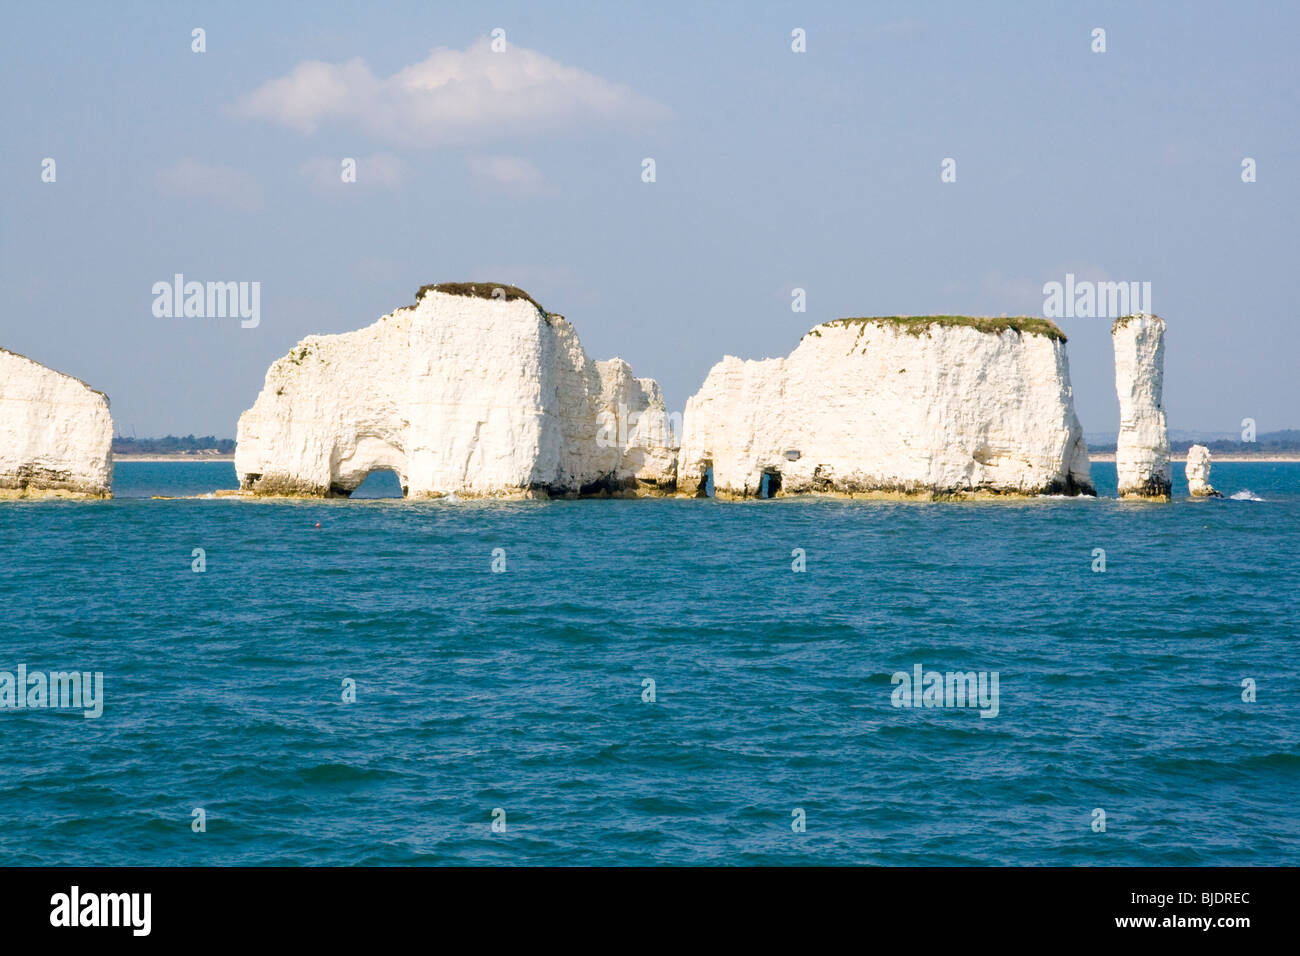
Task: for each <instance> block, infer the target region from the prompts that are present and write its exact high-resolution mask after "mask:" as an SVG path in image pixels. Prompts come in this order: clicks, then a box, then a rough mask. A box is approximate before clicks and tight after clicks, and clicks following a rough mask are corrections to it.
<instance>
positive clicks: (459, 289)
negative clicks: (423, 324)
mask: <svg viewBox="0 0 1300 956" xmlns="http://www.w3.org/2000/svg"><path fill="white" fill-rule="evenodd" d="M497 289H500V290H501V295H497V294H496V290H497ZM426 292H442V293H444V294H445V295H463V296H467V297H469V298H473V299H504V300H505V301H506V302H513V301H514V300H515V299H525V300H527V301H529V302H531V303H532V304H533V306H534V307H535V308H536V309H537V311H538V312H540V313H542V315H544V316H546V317H547V318H550V315H551V314H550V313H549V312H547V311H546V310H545V309H543V308H542V306H541V303H540V302H538V301H537V300H536V299H534V298H533V297H532V296H531V295H529V294H528V293H527V292H525V291H524V290H523V289H521V288H519V287H518V286H515V285H506V284H505V283H504V282H438V283H435V284H433V285H422V286H420V288H419V290H418V291H417V292H416V293H415V303H416V305H419V304H420V300H421V299H423V298H424V295H425V293H426Z"/></svg>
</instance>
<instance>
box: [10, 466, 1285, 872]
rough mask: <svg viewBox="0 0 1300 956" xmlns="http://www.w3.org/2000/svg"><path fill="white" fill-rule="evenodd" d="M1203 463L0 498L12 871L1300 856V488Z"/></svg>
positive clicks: (124, 471)
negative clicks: (1078, 483)
mask: <svg viewBox="0 0 1300 956" xmlns="http://www.w3.org/2000/svg"><path fill="white" fill-rule="evenodd" d="M1181 471H1182V468H1181V465H1176V466H1175V488H1174V493H1175V500H1174V501H1172V502H1171V503H1168V504H1152V503H1145V502H1132V501H1118V500H1116V499H1115V469H1114V465H1113V464H1107V463H1097V464H1095V465H1094V477H1095V480H1096V482H1097V484H1098V486H1099V497H1097V498H1095V499H1094V498H1068V499H1067V498H1039V499H1032V500H1007V501H980V502H969V503H922V502H887V501H844V500H833V499H813V498H806V499H804V498H788V499H780V498H778V499H776V500H771V501H752V502H720V501H716V500H712V499H701V500H675V499H674V500H652V499H642V500H583V501H554V502H540V501H519V502H482V501H448V500H440V501H430V502H422V503H421V502H406V501H402V500H394V498H393V496H396V495H398V494H399V491H398V487H397V482H396V479H395V478H394V477H393V476H392V475H391V473H384V474H379V475H374V476H372V477H371V478H370V479H369V480H368V481H367V483H366V485H364V486H363V488H362V489H361V491H360V492H359V494H358V496H357V497H355V498H353V499H351V500H320V501H283V500H282V501H264V500H258V501H247V500H232V499H229V498H226V499H221V498H207V499H205V498H197V499H195V498H180V497H176V496H188V495H202V494H205V493H208V492H211V491H213V490H215V489H218V488H232V487H235V484H236V482H235V474H234V468H233V465H232V464H231V463H230V462H190V463H174V462H159V463H150V462H120V463H118V465H117V467H116V475H115V486H114V490H115V497H114V499H113V500H111V501H95V502H73V501H32V502H28V501H17V502H14V501H11V502H0V609H2V611H3V617H2V620H3V630H2V631H0V742H2V743H3V746H2V747H0V760H2V761H3V766H2V768H0V865H4V866H15V865H47V864H56V865H98V866H103V865H189V864H215V865H354V864H360V865H382V866H388V865H393V866H406V865H424V864H433V865H439V864H449V865H480V864H493V865H498V864H500V865H535V864H544V865H598V866H607V865H608V866H613V865H663V864H667V865H717V864H722V865H764V864H769V865H772V864H774V865H914V866H940V865H959V866H960V865H1008V864H1009V865H1115V864H1121V865H1130V864H1133V865H1154V866H1164V865H1171V866H1172V865H1189V866H1204V865H1253V864H1259V865H1278V864H1287V865H1296V864H1300V810H1298V809H1297V798H1298V797H1300V670H1298V668H1297V657H1298V656H1300V655H1298V653H1297V652H1298V650H1300V648H1298V646H1297V635H1298V634H1300V612H1298V611H1297V603H1296V596H1297V593H1300V558H1298V557H1297V552H1298V548H1297V542H1298V541H1300V464H1295V463H1290V464H1273V463H1231V462H1224V463H1217V464H1215V465H1214V469H1213V476H1212V480H1213V482H1214V484H1215V485H1216V487H1218V488H1219V489H1220V490H1222V491H1223V492H1224V494H1225V496H1226V497H1224V498H1223V499H1216V500H1197V501H1193V500H1190V499H1188V498H1187V492H1186V484H1185V482H1184V481H1183V479H1182V475H1181ZM153 496H173V498H172V499H171V500H167V499H158V498H154V497H153ZM20 667H21V668H23V671H24V672H25V673H26V675H27V677H26V682H27V683H28V696H27V697H25V698H23V697H22V695H21V688H20V686H19V684H18V674H19V668H20ZM72 673H77V674H82V675H85V677H84V679H83V681H82V687H81V689H82V690H85V691H86V692H87V693H85V694H84V695H83V697H82V699H81V700H80V704H81V706H80V707H76V706H72V705H73V704H74V703H76V701H75V700H74V699H73V696H72V690H73V687H72V685H71V683H70V678H54V679H51V678H50V677H49V675H51V674H72ZM6 675H10V678H9V684H8V695H7V696H6V693H5V677H6ZM33 675H35V676H33ZM95 675H99V677H96V676H95ZM949 675H955V676H953V677H949ZM52 680H57V681H61V683H60V685H59V689H60V691H61V693H59V694H55V693H53V692H50V693H48V694H45V695H40V696H38V697H36V698H33V697H32V696H31V686H32V685H31V683H30V682H32V681H36V682H37V685H38V686H39V684H40V682H41V681H46V682H47V686H53V683H52ZM94 688H97V690H94V691H93V693H92V689H94ZM963 691H968V693H963ZM92 696H93V697H94V701H93V705H92V703H91V702H90V698H91V697H92ZM42 698H43V701H42ZM19 699H22V701H23V703H24V705H25V706H23V707H19V706H17V704H18V701H19ZM42 702H43V703H44V706H40V705H41V704H42ZM28 705H30V706H28ZM95 710H98V711H99V713H98V714H96V713H95ZM88 715H89V716H88Z"/></svg>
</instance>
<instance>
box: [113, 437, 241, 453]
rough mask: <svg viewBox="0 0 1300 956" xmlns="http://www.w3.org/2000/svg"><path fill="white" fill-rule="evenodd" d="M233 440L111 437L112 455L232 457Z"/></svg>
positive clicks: (233, 449) (233, 451)
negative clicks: (206, 455) (204, 455)
mask: <svg viewBox="0 0 1300 956" xmlns="http://www.w3.org/2000/svg"><path fill="white" fill-rule="evenodd" d="M234 453H235V440H234V439H233V438H216V437H215V436H213V435H204V436H203V437H201V438H195V437H194V436H193V435H186V436H184V437H183V438H182V437H177V436H176V435H167V436H165V437H163V438H135V437H131V438H127V437H125V436H122V435H116V436H114V437H113V454H115V455H183V454H191V455H193V454H208V455H233V454H234Z"/></svg>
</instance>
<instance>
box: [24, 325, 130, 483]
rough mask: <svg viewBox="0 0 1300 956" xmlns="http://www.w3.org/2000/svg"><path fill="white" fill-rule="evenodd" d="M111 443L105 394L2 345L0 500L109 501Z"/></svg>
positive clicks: (111, 471)
mask: <svg viewBox="0 0 1300 956" xmlns="http://www.w3.org/2000/svg"><path fill="white" fill-rule="evenodd" d="M112 445H113V419H112V417H111V416H110V415H109V412H108V397H107V396H106V395H104V393H103V392H97V391H95V390H94V389H92V388H91V387H90V386H89V385H87V384H86V383H85V382H82V381H80V380H78V379H75V378H73V377H72V376H70V375H64V374H62V373H61V372H56V371H54V370H53V369H49V368H46V367H45V366H44V365H41V364H40V363H39V362H33V361H32V360H31V359H29V358H26V357H25V356H22V355H18V354H17V353H15V352H10V351H8V350H6V349H0V497H4V498H28V497H91V498H107V497H109V496H110V494H111V487H112V484H113V457H112Z"/></svg>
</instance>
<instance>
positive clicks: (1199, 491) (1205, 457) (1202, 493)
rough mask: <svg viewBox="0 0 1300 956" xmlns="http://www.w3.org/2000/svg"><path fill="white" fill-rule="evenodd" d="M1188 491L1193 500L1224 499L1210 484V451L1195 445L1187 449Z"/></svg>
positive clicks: (1202, 446)
mask: <svg viewBox="0 0 1300 956" xmlns="http://www.w3.org/2000/svg"><path fill="white" fill-rule="evenodd" d="M1186 474H1187V491H1188V493H1189V494H1190V495H1191V496H1192V497H1193V498H1222V497H1223V495H1221V494H1219V493H1218V492H1217V491H1215V490H1214V488H1213V486H1211V484H1210V449H1208V448H1206V447H1205V446H1204V445H1193V446H1192V447H1191V448H1189V449H1187V468H1186Z"/></svg>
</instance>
